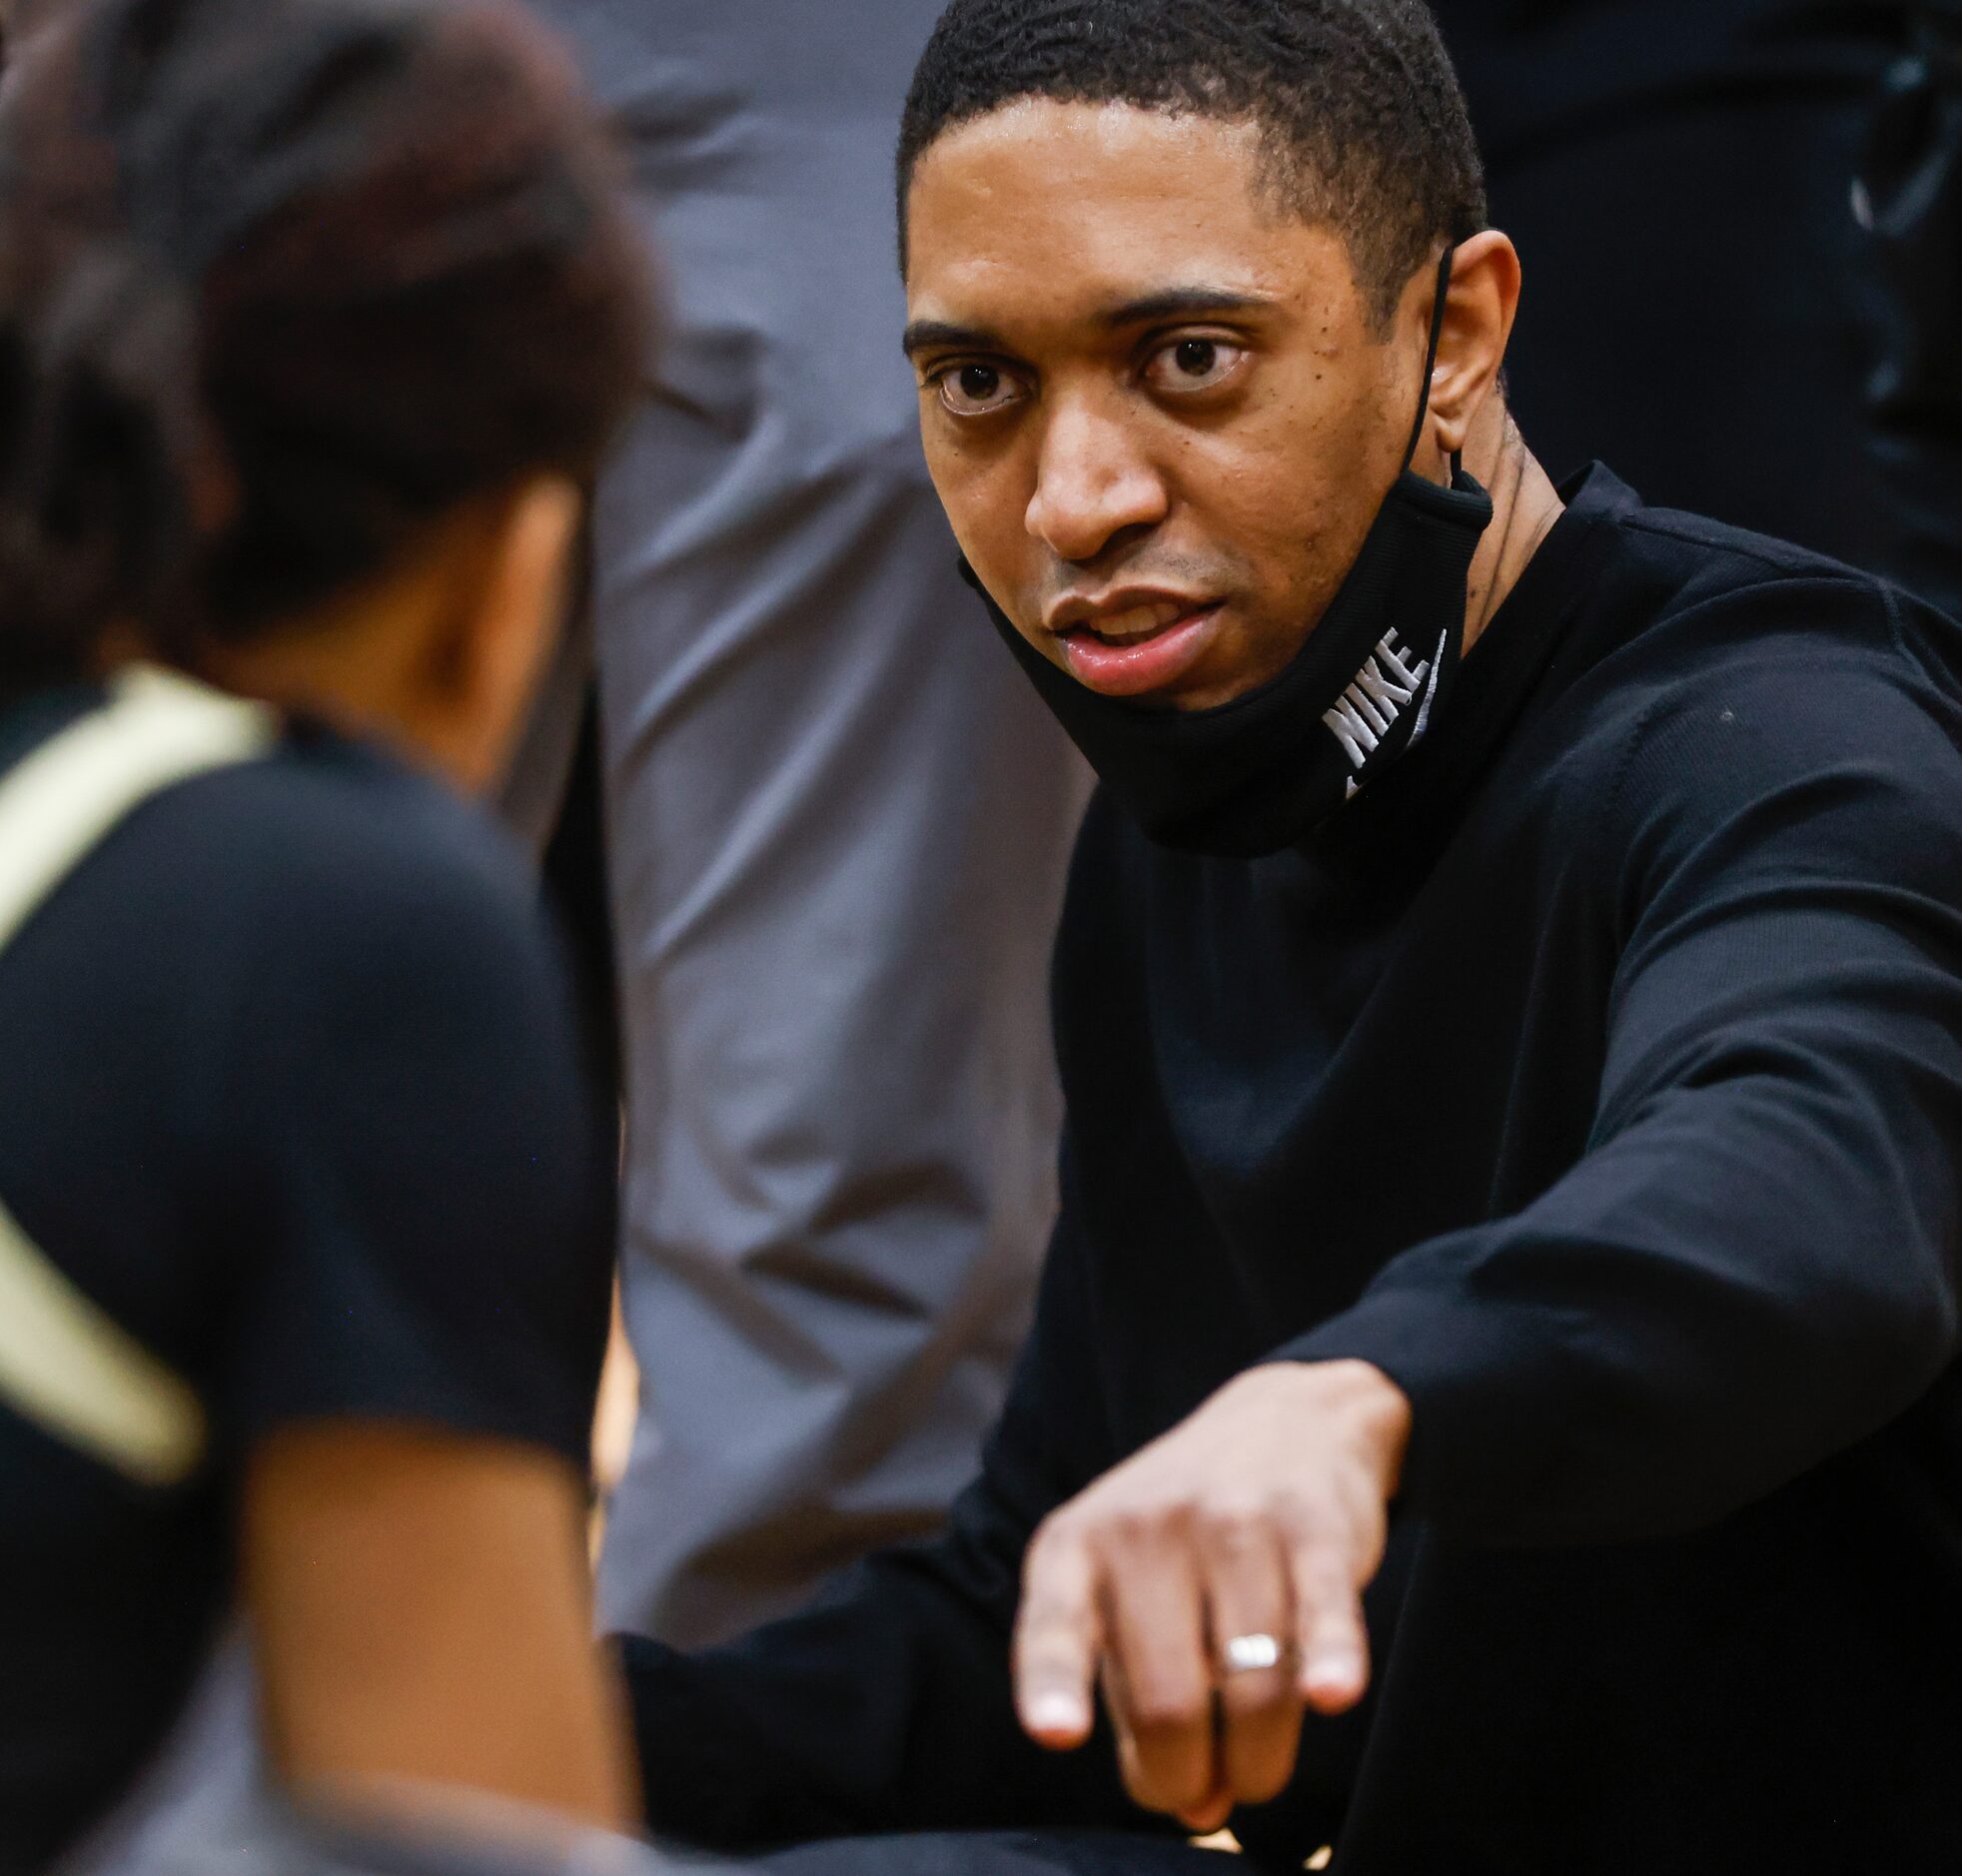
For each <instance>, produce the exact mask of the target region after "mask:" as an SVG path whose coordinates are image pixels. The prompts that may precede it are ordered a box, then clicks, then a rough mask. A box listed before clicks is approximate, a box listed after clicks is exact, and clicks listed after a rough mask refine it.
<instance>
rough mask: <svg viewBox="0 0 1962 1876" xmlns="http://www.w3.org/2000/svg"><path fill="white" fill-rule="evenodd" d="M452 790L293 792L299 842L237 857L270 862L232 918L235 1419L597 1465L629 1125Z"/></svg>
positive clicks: (505, 859) (531, 920)
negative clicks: (620, 1121) (344, 802)
mask: <svg viewBox="0 0 1962 1876" xmlns="http://www.w3.org/2000/svg"><path fill="white" fill-rule="evenodd" d="M446 806H447V804H446ZM433 814H434V811H433V810H429V811H425V810H424V809H423V807H422V806H421V804H420V803H419V802H418V801H417V799H416V797H414V796H410V797H409V804H408V806H407V808H406V809H405V818H406V819H407V821H408V822H409V823H410V824H409V825H408V826H404V827H397V828H389V827H387V826H386V825H374V824H369V825H360V824H348V825H343V824H341V823H340V822H339V821H337V820H335V819H334V818H333V817H331V816H330V817H323V816H320V815H313V816H311V817H298V818H300V825H299V826H298V827H296V829H295V833H294V838H293V840H292V843H291V844H292V850H291V851H289V852H286V853H284V854H282V853H278V852H273V851H267V852H264V853H262V854H260V856H259V863H258V864H257V866H255V867H252V868H240V869H236V870H237V871H240V872H247V873H249V875H250V876H251V877H252V878H253V879H254V881H255V885H254V888H253V897H252V903H251V904H250V905H248V906H244V907H240V908H235V909H234V911H233V913H232V915H231V916H229V917H228V918H226V919H225V920H224V921H223V923H224V928H225V930H226V932H227V933H228V934H230V933H237V934H239V935H238V938H237V942H238V944H239V947H240V948H239V951H238V954H237V958H238V961H237V965H236V968H235V971H234V973H233V974H232V983H231V986H230V989H229V991H228V994H227V997H226V999H225V1001H224V1005H223V1007H224V1008H225V1009H226V1010H227V1011H228V1012H229V1013H230V1015H231V1020H232V1023H233V1025H234V1027H233V1032H232V1034H231V1037H230V1040H229V1041H228V1042H227V1044H226V1045H225V1046H224V1047H222V1048H220V1049H219V1050H217V1051H216V1052H215V1055H216V1058H217V1059H218V1060H219V1061H221V1062H222V1063H223V1064H224V1065H225V1066H224V1071H223V1072H224V1081H223V1085H222V1088H221V1090H220V1092H219V1094H218V1095H217V1097H216V1098H215V1100H214V1104H213V1105H214V1109H215V1114H216V1119H215V1121H214V1123H213V1131H214V1132H215V1133H216V1134H217V1135H218V1136H219V1138H218V1139H217V1140H216V1141H215V1142H214V1146H213V1161H214V1163H215V1164H218V1165H222V1166H224V1167H225V1168H227V1169H229V1172H230V1175H231V1179H232V1182H233V1183H232V1189H231V1190H229V1191H228V1192H226V1193H224V1194H223V1195H219V1196H218V1197H217V1198H216V1200H215V1202H214V1207H213V1209H214V1211H215V1212H217V1213H218V1214H219V1215H220V1217H221V1219H222V1220H223V1226H222V1228H223V1229H225V1231H226V1236H227V1239H228V1254H229V1256H230V1257H231V1258H232V1259H233V1260H234V1261H235V1263H236V1266H237V1269H238V1273H239V1276H238V1281H237V1283H236V1286H235V1292H236V1294H237V1295H238V1297H239V1299H240V1302H239V1305H238V1307H239V1310H240V1319H241V1320H240V1322H239V1323H238V1325H237V1333H236V1334H233V1335H231V1336H229V1337H228V1338H227V1345H228V1347H229V1348H231V1349H233V1350H235V1351H237V1354H236V1356H235V1357H234V1359H233V1365H232V1368H231V1371H230V1373H229V1375H228V1377H227V1384H226V1385H227V1388H228V1390H229V1395H230V1398H229V1399H228V1400H227V1401H226V1402H225V1403H224V1404H223V1407H224V1408H225V1410H224V1411H223V1412H222V1413H221V1415H220V1418H221V1420H222V1421H223V1423H224V1424H225V1425H226V1426H227V1427H236V1428H237V1429H238V1436H239V1437H240V1438H241V1439H242V1440H243V1441H245V1442H248V1443H249V1442H250V1441H251V1440H253V1439H255V1438H258V1437H261V1436H263V1435H264V1434H265V1433H267V1432H268V1431H270V1430H272V1429H273V1428H275V1427H278V1426H281V1425H284V1424H288V1423H291V1422H293V1421H296V1420H311V1419H321V1418H361V1419H382V1420H399V1421H410V1422H418V1423H422V1424H426V1425H430V1426H435V1427H441V1428H445V1429H449V1430H454V1431H458V1432H463V1433H469V1434H474V1435H483V1436H486V1437H492V1438H500V1439H509V1440H515V1441H520V1442H525V1443H530V1444H536V1445H541V1446H545V1447H548V1448H550V1449H551V1450H553V1451H555V1452H558V1453H561V1454H563V1455H564V1456H565V1457H566V1458H568V1459H570V1460H572V1461H573V1462H574V1463H575V1464H577V1465H578V1466H579V1467H580V1469H581V1470H583V1469H584V1467H585V1465H586V1463H587V1454H588V1450H589V1439H590V1428H591V1411H592V1400H593V1394H594V1391H595V1387H596V1382H597V1375H598V1365H599V1362H600V1360H601V1357H602V1352H603V1346H604V1336H605V1323H606V1309H607V1298H608V1292H609V1287H610V1281H611V1259H612V1245H611V1239H612V1202H611V1193H612V1158H613V1149H612V1146H611V1134H612V1131H613V1130H612V1129H611V1128H610V1127H609V1126H608V1125H607V1124H606V1122H605V1120H604V1118H603V1117H602V1116H601V1115H600V1114H599V1113H598V1112H597V1104H596V1102H595V1100H594V1098H593V1093H592V1090H591V1087H590V1084H589V1082H588V1079H587V1077H586V1076H585V1075H584V1073H583V1069H582V1064H581V1062H580V1059H579V1056H578V1048H577V1042H576V1039H575V1038H576V1031H575V1028H574V1023H573V1017H572V1013H571V1008H570V996H569V991H568V988H567V986H566V983H565V981H564V975H563V972H562V970H561V968H560V959H559V956H558V954H557V951H556V948H555V945H554V943H553V941H552V937H551V934H550V932H549V930H548V928H547V926H546V924H545V921H544V918H543V915H542V913H541V912H540V911H539V910H538V908H537V906H536V900H535V893H534V891H532V890H531V889H529V886H528V879H527V876H526V875H525V874H524V873H523V871H522V869H521V867H520V866H519V865H518V864H517V862H516V860H515V857H514V856H511V855H506V854H505V853H504V852H503V851H502V849H501V847H499V846H497V845H496V844H495V842H494V837H493V836H492V834H491V831H490V830H489V829H488V828H487V829H482V830H480V829H477V828H476V827H475V826H474V825H471V826H465V825H463V824H462V818H461V817H462V810H461V809H458V810H457V811H456V815H457V821H458V824H457V825H455V826H453V825H452V824H451V822H450V820H449V819H448V818H446V817H441V816H437V817H435V819H436V827H435V830H434V831H433V830H432V829H431V827H430V826H429V824H428V823H429V822H430V820H431V819H432V817H433ZM380 818H381V817H377V816H371V817H370V822H371V823H373V822H375V821H377V820H379V819H380ZM262 820H263V817H262ZM253 832H254V836H255V837H257V836H259V835H260V834H261V833H263V827H262V826H261V825H260V823H255V824H254V830H253ZM480 836H481V838H480Z"/></svg>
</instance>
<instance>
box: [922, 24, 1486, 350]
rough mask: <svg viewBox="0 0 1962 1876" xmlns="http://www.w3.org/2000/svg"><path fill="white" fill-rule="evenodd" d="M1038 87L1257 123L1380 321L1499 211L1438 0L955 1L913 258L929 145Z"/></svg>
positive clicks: (934, 46) (928, 72)
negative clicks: (1424, 273) (1427, 0)
mask: <svg viewBox="0 0 1962 1876" xmlns="http://www.w3.org/2000/svg"><path fill="white" fill-rule="evenodd" d="M1022 98H1052V99H1056V100H1058V101H1060V102H1064V103H1073V104H1129V105H1137V106H1140V107H1142V108H1144V109H1146V110H1158V111H1175V112H1191V113H1196V114H1198V115H1201V116H1205V117H1213V118H1222V119H1231V120H1237V121H1245V122H1248V123H1251V124H1253V125H1255V126H1256V127H1257V128H1258V130H1259V131H1260V133H1261V137H1262V141H1263V144H1264V146H1265V151H1266V156H1267V160H1268V170H1269V180H1270V181H1271V183H1272V185H1273V186H1274V188H1275V191H1276V196H1277V201H1278V202H1281V203H1284V204H1285V205H1286V206H1287V207H1288V208H1289V209H1290V210H1292V211H1293V212H1294V213H1295V214H1297V215H1300V216H1302V217H1303V218H1304V219H1306V220H1308V221H1311V222H1316V223H1322V224H1326V225H1327V226H1329V227H1331V228H1333V229H1334V230H1335V231H1336V232H1337V233H1338V234H1339V235H1341V236H1342V237H1343V239H1344V240H1345V241H1346V242H1347V243H1348V246H1349V250H1350V255H1351V258H1352V261H1353V263H1354V265H1355V269H1356V278H1357V282H1358V284H1359V286H1360V287H1361V289H1362V291H1363V294H1364V296H1365V298H1366V299H1367V300H1368V301H1369V302H1370V304H1371V307H1372V310H1373V311H1374V313H1375V315H1376V317H1377V319H1378V321H1379V323H1385V322H1387V321H1388V319H1389V317H1390V315H1391V314H1392V313H1393V312H1394V311H1395V309H1396V306H1397V303H1398V300H1399V299H1400V297H1401V295H1402V293H1403V289H1404V286H1405V283H1406V282H1407V281H1409V279H1410V278H1411V276H1412V275H1413V274H1414V273H1416V272H1417V271H1418V269H1419V268H1421V267H1423V266H1424V265H1425V264H1426V262H1427V261H1428V260H1429V259H1430V258H1431V257H1432V256H1433V255H1434V254H1436V253H1437V252H1438V250H1439V248H1440V247H1441V245H1442V244H1444V243H1446V242H1451V243H1457V242H1460V241H1464V240H1466V239H1467V238H1469V237H1470V236H1472V235H1474V234H1476V233H1477V232H1478V231H1479V230H1480V229H1481V228H1483V227H1484V226H1485V223H1486V211H1485V185H1484V174H1483V170H1482V168H1481V166H1480V164H1479V161H1478V149H1477V144H1476V142H1475V141H1474V139H1473V138H1472V124H1471V120H1470V118H1469V117H1468V116H1467V114H1466V109H1465V94H1464V93H1463V92H1462V91H1461V90H1460V89H1459V84H1458V75H1457V73H1456V72H1454V71H1453V69H1452V62H1451V57H1450V55H1449V54H1448V53H1447V52H1446V51H1445V47H1444V43H1443V41H1442V40H1441V39H1440V38H1439V36H1438V27H1437V22H1436V21H1435V20H1434V19H1433V18H1432V16H1431V10H1430V8H1429V7H1427V6H1425V5H1423V4H1422V0H953V4H952V5H951V6H950V7H948V9H947V10H946V12H945V13H943V14H942V15H941V16H940V23H939V24H938V25H937V26H936V27H935V28H934V30H933V37H932V38H931V39H930V40H929V41H928V42H927V48H926V51H925V52H924V53H923V54H922V55H921V58H920V63H919V68H918V70H917V71H916V72H915V73H914V74H913V87H912V91H911V93H910V95H909V96H908V98H907V100H906V114H905V117H904V119H903V120H902V122H901V126H900V133H899V217H900V223H899V226H900V262H901V266H902V268H903V266H904V264H905V242H906V232H905V231H906V198H907V194H908V191H909V189H910V187H911V184H912V180H913V171H914V168H915V166H916V165H917V164H918V162H919V160H920V158H921V156H922V155H923V154H924V153H925V151H926V149H927V147H928V146H929V145H930V144H932V143H933V142H934V140H935V139H936V138H938V137H940V136H941V135H942V134H943V133H944V132H946V131H949V130H952V129H954V128H955V127H956V126H958V125H961V124H965V123H968V122H969V121H971V120H972V119H974V118H978V117H985V116H986V115H987V114H988V113H989V112H991V111H995V110H999V109H1000V108H1001V107H1002V106H1004V105H1007V104H1012V103H1014V102H1015V101H1016V100H1018V99H1022Z"/></svg>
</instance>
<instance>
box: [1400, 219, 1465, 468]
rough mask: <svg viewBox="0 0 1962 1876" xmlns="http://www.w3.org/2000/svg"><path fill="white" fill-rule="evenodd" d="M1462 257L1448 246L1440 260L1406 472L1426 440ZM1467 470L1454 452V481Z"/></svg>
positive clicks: (1407, 454)
mask: <svg viewBox="0 0 1962 1876" xmlns="http://www.w3.org/2000/svg"><path fill="white" fill-rule="evenodd" d="M1457 259H1458V250H1457V249H1456V248H1450V247H1448V248H1447V249H1446V250H1445V252H1444V255H1443V257H1442V258H1441V259H1440V261H1439V262H1438V298H1437V301H1436V303H1435V304H1434V305H1433V307H1432V309H1431V345H1430V348H1429V349H1428V350H1427V351H1426V353H1425V355H1424V390H1423V393H1422V395H1421V396H1420V397H1419V399H1418V406H1417V422H1416V423H1415V424H1413V425H1412V426H1411V445H1410V448H1409V449H1408V450H1406V451H1405V452H1404V473H1405V474H1406V475H1408V474H1409V473H1410V472H1411V465H1412V464H1413V463H1415V462H1416V461H1417V447H1418V445H1419V444H1421V443H1422V442H1423V441H1424V420H1425V419H1426V418H1427V417H1429V416H1430V415H1431V374H1432V373H1433V372H1435V371H1436V370H1437V369H1438V347H1439V346H1440V344H1442V343H1443V341H1444V337H1445V302H1446V301H1447V300H1448V299H1449V298H1450V297H1451V291H1452V263H1453V262H1454V261H1456V260H1457ZM1464 473H1465V453H1464V452H1463V451H1462V450H1454V451H1453V452H1452V480H1453V481H1454V482H1456V481H1457V480H1458V478H1459V477H1460V476H1461V475H1463V474H1464Z"/></svg>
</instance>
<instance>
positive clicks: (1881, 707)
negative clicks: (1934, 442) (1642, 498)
mask: <svg viewBox="0 0 1962 1876" xmlns="http://www.w3.org/2000/svg"><path fill="white" fill-rule="evenodd" d="M1616 528H1617V540H1616V543H1615V548H1614V552H1613V554H1612V555H1611V558H1610V566H1611V569H1612V570H1611V574H1610V578H1611V581H1612V583H1614V584H1615V585H1617V586H1618V587H1619V588H1620V589H1621V603H1622V605H1623V606H1624V608H1625V611H1624V616H1623V618H1622V620H1621V622H1620V624H1619V625H1618V626H1617V627H1616V628H1615V641H1614V643H1613V644H1612V646H1611V648H1610V649H1609V650H1608V652H1607V653H1606V655H1604V656H1602V657H1600V659H1599V660H1598V662H1597V663H1595V664H1594V665H1593V666H1592V667H1591V668H1590V669H1588V670H1587V672H1586V673H1585V676H1584V677H1583V678H1582V679H1581V680H1580V681H1579V682H1577V683H1576V684H1575V685H1574V686H1573V690H1572V692H1571V694H1570V695H1569V696H1568V697H1567V698H1566V699H1565V708H1564V709H1563V710H1562V711H1561V712H1560V713H1559V714H1560V715H1562V716H1563V717H1564V721H1563V722H1562V723H1561V725H1560V734H1561V740H1562V743H1563V747H1562V749H1561V751H1560V753H1559V755H1558V756H1557V758H1556V759H1555V760H1554V762H1553V763H1552V764H1551V765H1550V772H1549V774H1548V777H1547V780H1548V782H1549V784H1550V791H1551V792H1552V793H1554V794H1556V795H1557V796H1558V797H1559V798H1560V800H1561V801H1562V802H1563V803H1564V809H1563V811H1564V812H1565V813H1566V814H1567V815H1568V816H1572V815H1575V814H1584V815H1585V816H1586V817H1587V819H1588V822H1589V824H1590V827H1591V829H1592V830H1593V831H1594V832H1595V833H1598V834H1602V835H1605V836H1606V840H1605V843H1604V844H1605V849H1606V850H1618V849H1621V848H1623V847H1624V846H1626V845H1628V844H1629V843H1633V844H1635V845H1637V846H1638V845H1640V844H1641V843H1643V842H1644V841H1649V840H1662V841H1663V843H1664V844H1665V845H1667V846H1670V847H1673V846H1674V845H1676V844H1677V843H1678V842H1694V841H1695V840H1697V839H1700V838H1703V837H1704V836H1705V835H1707V834H1708V833H1709V832H1710V831H1711V830H1712V829H1714V828H1716V827H1718V826H1720V825H1721V826H1730V827H1734V826H1737V825H1739V824H1741V819H1742V817H1750V816H1755V817H1756V819H1757V820H1759V821H1762V822H1763V823H1764V825H1765V827H1766V828H1767V830H1769V829H1770V828H1771V827H1772V825H1773V824H1774V823H1777V824H1779V825H1782V826H1789V825H1793V824H1796V823H1797V822H1799V821H1803V820H1807V819H1808V818H1810V817H1812V816H1814V815H1815V814H1818V813H1821V812H1825V811H1827V810H1828V806H1829V807H1830V812H1831V813H1833V814H1843V815H1844V816H1845V817H1846V821H1847V824H1848V825H1854V826H1858V825H1864V826H1866V827H1868V828H1869V829H1870V830H1871V832H1872V836H1873V838H1874V840H1875V842H1876V845H1877V846H1884V845H1885V844H1886V830H1887V829H1889V828H1894V829H1896V830H1913V838H1915V839H1920V840H1924V841H1926V840H1933V841H1936V843H1937V844H1939V845H1940V846H1941V847H1942V848H1943V849H1944V851H1947V852H1949V853H1950V855H1951V857H1955V858H1962V847H1958V846H1957V844H1956V841H1955V839H1953V838H1951V835H1962V628H1958V627H1957V625H1956V624H1955V623H1954V622H1953V621H1951V620H1950V619H1948V618H1946V617H1945V616H1944V615H1943V614H1941V613H1940V612H1938V611H1936V610H1935V609H1934V608H1933V607H1931V606H1929V605H1927V604H1925V603H1924V602H1923V601H1921V600H1919V599H1917V598H1915V597H1914V596H1913V595H1912V594H1910V593H1907V592H1905V591H1903V590H1902V589H1900V588H1899V587H1897V586H1894V585H1891V584H1890V583H1888V582H1887V581H1885V580H1882V579H1878V578H1876V577H1874V576H1872V575H1870V574H1867V573H1864V572H1861V571H1859V570H1858V569H1856V568H1853V567H1850V566H1847V565H1844V564H1842V563H1840V562H1837V561H1834V560H1831V559H1828V558H1826V557H1824V556H1823V555H1819V554H1816V553H1812V552H1809V551H1807V550H1806V549H1804V548H1802V547H1798V546H1794V545H1792V544H1790V543H1788V542H1785V541H1780V540H1774V539H1770V538H1767V537H1765V536H1763V535H1759V534H1754V533H1750V532H1748V531H1746V530H1743V529H1740V528H1735V527H1730V526H1726V525H1724V524H1722V523H1720V522H1716V521H1712V520H1708V519H1705V518H1703V517H1701V516H1697V515H1691V514H1685V513H1679V512H1675V511H1672V510H1666V509H1652V508H1644V507H1639V506H1636V507H1633V508H1631V509H1629V510H1627V511H1625V512H1623V513H1622V514H1620V515H1619V516H1618V517H1617V519H1616Z"/></svg>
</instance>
